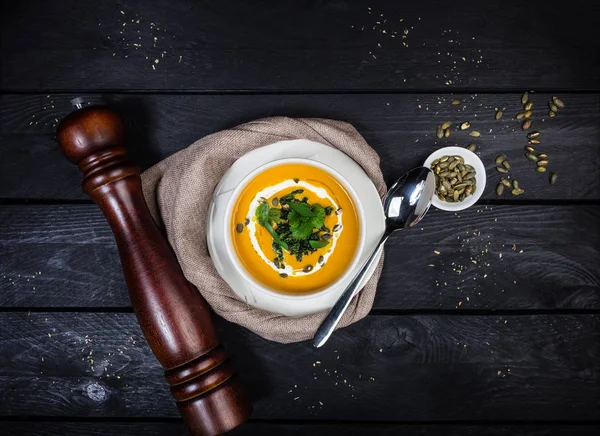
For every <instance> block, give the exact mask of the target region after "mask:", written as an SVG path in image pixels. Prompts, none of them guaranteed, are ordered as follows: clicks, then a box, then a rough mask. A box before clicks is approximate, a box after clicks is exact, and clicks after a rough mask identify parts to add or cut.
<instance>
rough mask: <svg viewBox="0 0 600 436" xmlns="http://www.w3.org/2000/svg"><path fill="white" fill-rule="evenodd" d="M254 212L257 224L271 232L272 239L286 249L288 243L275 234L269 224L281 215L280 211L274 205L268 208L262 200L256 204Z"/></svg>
mask: <svg viewBox="0 0 600 436" xmlns="http://www.w3.org/2000/svg"><path fill="white" fill-rule="evenodd" d="M254 214H255V215H256V220H257V221H258V224H260V225H261V226H263V227H264V228H265V229H267V231H268V232H269V233H270V234H271V236H272V237H273V239H274V240H275V241H276V242H277V243H278V244H279V245H281V247H283V248H284V249H285V250H288V249H289V247H288V245H287V244H286V243H285V242H284V241H282V240H281V239H280V238H279V235H278V234H277V232H275V230H274V229H273V226H272V225H271V224H272V223H273V222H274V221H276V220H279V217H280V216H281V212H280V211H279V209H276V208H274V207H271V208H270V207H269V205H268V204H267V203H266V202H262V203H260V204H259V205H258V207H257V208H256V212H255V213H254Z"/></svg>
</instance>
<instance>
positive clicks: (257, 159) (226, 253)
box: [207, 139, 385, 316]
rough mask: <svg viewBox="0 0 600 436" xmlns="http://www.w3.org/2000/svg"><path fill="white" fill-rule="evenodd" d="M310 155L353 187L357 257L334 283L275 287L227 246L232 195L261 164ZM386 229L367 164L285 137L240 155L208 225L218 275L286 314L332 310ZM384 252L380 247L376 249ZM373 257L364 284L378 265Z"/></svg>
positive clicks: (254, 302)
mask: <svg viewBox="0 0 600 436" xmlns="http://www.w3.org/2000/svg"><path fill="white" fill-rule="evenodd" d="M289 159H295V160H304V161H307V160H308V161H311V162H312V163H313V164H314V165H315V166H319V167H320V168H324V169H328V170H329V172H330V173H331V174H333V175H334V176H336V177H337V178H338V180H339V181H340V183H342V184H347V185H348V186H349V187H350V188H351V189H350V190H349V192H351V194H352V197H353V200H354V201H355V203H356V207H357V210H362V215H363V219H362V222H361V228H362V229H363V230H364V235H361V240H362V243H361V244H359V247H358V248H357V253H356V255H355V259H354V261H353V263H352V265H351V266H350V268H349V269H348V270H347V272H346V273H345V274H344V275H343V276H342V277H341V278H340V279H339V280H338V281H337V282H336V283H334V284H333V285H332V286H329V287H328V288H326V289H324V290H322V291H319V292H315V293H313V294H309V295H297V296H296V295H288V294H281V293H277V292H274V291H271V290H269V289H267V288H265V287H264V286H262V285H260V284H258V283H257V282H256V281H255V280H254V279H253V278H252V277H251V276H250V274H249V273H248V272H247V271H245V270H242V272H241V273H240V268H243V266H241V264H240V262H239V260H238V259H237V258H235V257H234V256H236V255H235V253H234V250H231V247H228V246H227V241H228V240H229V239H230V237H229V236H228V235H230V233H229V232H230V229H229V222H230V221H229V217H230V216H231V211H230V210H228V209H230V207H231V202H232V198H233V199H235V196H236V195H237V192H239V188H238V187H239V186H240V185H242V184H244V183H245V180H248V179H249V178H252V177H253V176H254V173H255V171H256V170H257V169H259V168H262V167H264V168H265V169H266V168H267V167H268V166H269V165H275V164H276V163H275V161H282V162H283V160H289ZM384 230H385V215H384V212H383V206H382V204H381V199H380V197H379V194H378V193H377V190H376V188H375V186H374V185H373V182H372V181H371V179H370V178H369V177H368V176H367V175H366V173H365V172H364V170H363V169H362V168H361V167H360V165H358V164H357V163H356V162H355V161H354V160H352V159H351V158H350V157H349V156H347V155H346V154H345V153H343V152H341V151H339V150H336V149H335V148H332V147H329V146H327V145H323V144H320V143H317V142H313V141H309V140H305V139H297V140H290V141H281V142H277V143H275V144H271V145H267V146H265V147H260V148H257V149H255V150H253V151H251V152H249V153H246V154H245V155H244V156H242V157H241V158H239V159H238V160H237V161H236V162H235V163H234V164H233V165H232V166H231V168H230V169H229V170H228V171H227V172H226V173H225V175H224V176H223V178H222V179H221V181H220V182H219V184H218V185H217V186H216V188H215V191H214V193H213V198H212V202H211V205H210V207H209V219H208V226H207V243H208V251H209V253H210V256H211V259H212V261H213V263H214V265H215V269H216V270H217V272H218V273H219V275H220V276H221V277H222V278H223V280H225V282H227V284H228V285H229V286H230V287H231V289H232V290H233V291H234V292H235V293H236V294H237V295H238V297H239V298H240V299H242V300H243V301H246V302H247V303H248V304H249V305H251V306H254V307H256V308H259V309H263V310H267V311H270V312H275V313H280V314H283V315H287V316H301V315H307V314H311V313H316V312H320V311H323V310H328V309H331V308H332V307H333V305H334V304H335V302H336V301H337V299H338V298H339V296H340V295H341V294H342V293H343V292H344V290H345V289H346V287H347V286H348V285H349V284H350V282H351V281H352V279H353V278H354V276H355V275H356V273H358V270H360V268H361V267H362V265H363V264H364V262H365V261H366V260H367V258H368V256H369V255H370V253H371V251H372V250H373V249H374V248H375V247H376V245H377V243H378V242H379V239H380V238H381V235H382V234H383V232H384ZM378 256H381V253H379V254H378ZM377 263H378V262H375V263H374V265H373V267H372V268H371V269H370V271H369V273H368V275H367V277H366V278H365V280H364V281H363V284H364V283H366V281H367V280H368V279H369V278H370V277H371V275H372V274H373V272H374V271H375V268H376V265H377Z"/></svg>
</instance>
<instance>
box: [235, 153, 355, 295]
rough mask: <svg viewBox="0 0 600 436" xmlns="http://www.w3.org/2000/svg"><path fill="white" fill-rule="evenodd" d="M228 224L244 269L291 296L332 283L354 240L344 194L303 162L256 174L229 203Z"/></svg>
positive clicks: (351, 254)
mask: <svg viewBox="0 0 600 436" xmlns="http://www.w3.org/2000/svg"><path fill="white" fill-rule="evenodd" d="M230 226H231V237H232V241H233V245H234V248H235V252H236V254H237V256H238V258H239V260H240V262H241V263H242V264H243V266H244V267H245V268H246V270H247V271H248V272H249V273H250V274H251V275H252V276H253V277H254V278H255V279H256V280H257V281H259V282H261V283H262V284H264V285H265V286H267V287H269V288H271V289H272V290H274V291H278V292H283V293H286V294H295V295H299V294H309V293H312V292H317V291H319V290H322V289H324V288H326V287H327V286H329V285H331V284H333V283H334V282H335V281H336V280H338V279H339V278H340V277H341V276H342V274H344V273H345V272H346V271H347V269H348V267H349V266H350V264H351V263H352V261H353V259H354V255H355V253H356V249H357V247H358V244H359V240H360V226H359V218H358V213H357V210H356V207H355V206H354V204H353V202H352V199H351V196H350V194H349V193H348V192H347V191H346V189H345V188H344V186H343V185H342V184H340V183H339V182H338V181H337V180H336V179H335V178H334V177H333V176H332V175H330V174H329V173H328V172H326V171H324V170H322V169H320V168H318V167H315V166H312V165H305V164H295V163H288V164H282V165H279V166H275V167H272V168H269V169H267V170H265V171H264V172H262V173H260V174H258V175H257V176H256V177H255V178H254V179H252V180H251V181H250V182H249V183H248V184H247V186H246V187H245V188H244V189H243V191H242V192H241V193H240V195H239V197H238V198H237V200H236V201H235V203H234V206H233V213H232V219H231V223H230Z"/></svg>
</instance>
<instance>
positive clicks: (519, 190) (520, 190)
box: [511, 189, 525, 195]
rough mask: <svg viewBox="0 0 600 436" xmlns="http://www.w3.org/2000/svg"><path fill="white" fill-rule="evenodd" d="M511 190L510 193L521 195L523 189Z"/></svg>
mask: <svg viewBox="0 0 600 436" xmlns="http://www.w3.org/2000/svg"><path fill="white" fill-rule="evenodd" d="M511 192H512V195H521V194H522V193H523V192H525V190H523V189H513V190H512V191H511Z"/></svg>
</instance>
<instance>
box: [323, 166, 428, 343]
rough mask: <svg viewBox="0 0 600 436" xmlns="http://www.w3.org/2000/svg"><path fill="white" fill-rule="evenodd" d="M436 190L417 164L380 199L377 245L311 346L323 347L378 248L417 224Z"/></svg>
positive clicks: (426, 170)
mask: <svg viewBox="0 0 600 436" xmlns="http://www.w3.org/2000/svg"><path fill="white" fill-rule="evenodd" d="M434 189H435V176H434V175H433V173H432V172H431V170H430V169H428V168H425V167H417V168H414V169H412V170H410V171H409V172H407V173H406V174H404V175H403V176H402V177H400V178H399V179H398V180H397V181H396V183H394V184H393V185H392V187H391V188H390V189H389V191H388V193H387V195H386V196H385V198H384V199H383V209H384V211H385V217H386V219H385V232H384V233H383V236H382V237H381V239H380V240H379V242H378V243H377V246H376V247H375V249H374V250H373V252H372V253H371V256H369V259H368V260H367V261H366V262H365V264H364V266H363V267H362V269H361V270H360V271H359V273H358V274H357V275H356V277H354V280H353V281H352V283H350V285H348V287H347V288H346V290H345V291H344V293H343V294H342V295H341V296H340V298H339V299H338V301H337V302H336V303H335V305H334V306H333V308H332V309H331V312H329V314H328V315H327V317H326V318H325V320H324V321H323V323H322V324H321V326H320V327H319V329H318V330H317V333H316V334H315V337H314V338H313V345H314V346H315V347H317V348H319V347H320V346H322V345H323V344H324V343H325V342H327V339H329V336H331V333H333V330H334V329H335V327H336V326H337V325H338V323H339V322H340V319H341V318H342V315H343V314H344V312H345V311H346V309H347V308H348V305H349V304H350V301H351V300H352V297H354V294H355V293H356V292H357V291H358V290H359V288H360V284H361V282H362V280H363V278H364V277H365V275H366V274H367V271H368V270H369V268H370V267H371V266H372V264H373V262H375V259H376V257H377V256H376V255H377V253H378V252H379V249H380V247H382V246H383V244H384V243H385V241H387V239H388V238H389V237H390V235H391V234H392V233H394V232H395V231H396V230H400V229H404V228H406V227H412V226H414V225H415V224H417V223H418V222H419V221H420V220H421V218H423V216H424V215H425V213H426V212H427V210H428V209H429V206H430V205H431V198H432V197H433V191H434Z"/></svg>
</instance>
